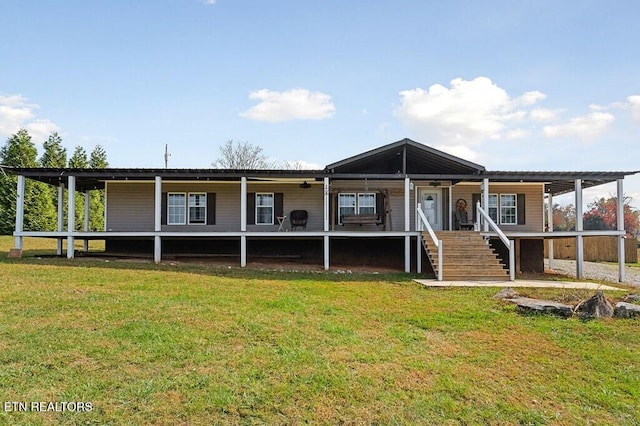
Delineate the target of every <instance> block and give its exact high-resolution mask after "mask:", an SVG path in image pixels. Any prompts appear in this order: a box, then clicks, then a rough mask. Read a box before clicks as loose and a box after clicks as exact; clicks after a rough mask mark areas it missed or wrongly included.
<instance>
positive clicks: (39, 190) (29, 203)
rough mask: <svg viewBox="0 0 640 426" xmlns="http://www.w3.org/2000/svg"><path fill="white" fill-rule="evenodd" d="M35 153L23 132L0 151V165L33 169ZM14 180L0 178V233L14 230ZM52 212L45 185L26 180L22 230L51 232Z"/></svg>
mask: <svg viewBox="0 0 640 426" xmlns="http://www.w3.org/2000/svg"><path fill="white" fill-rule="evenodd" d="M37 154H38V151H37V149H36V147H35V145H34V144H33V142H32V141H31V136H30V135H29V133H28V132H27V131H26V130H25V129H20V130H19V131H18V132H17V133H16V134H14V135H12V136H11V137H10V138H9V139H8V140H7V142H6V144H5V146H4V147H2V149H0V164H3V165H6V166H14V167H36V166H37V165H38V162H37V159H36V157H37ZM16 184H17V178H16V176H8V175H4V174H0V203H1V204H2V208H0V233H1V234H11V233H12V232H13V230H14V229H15V217H16V196H17V188H16ZM55 218H56V211H55V208H54V207H53V202H52V200H51V196H50V192H49V191H48V189H47V187H46V185H45V184H43V183H40V182H35V181H32V180H29V179H27V180H26V182H25V190H24V229H25V230H34V231H41V230H44V231H47V230H53V229H54V226H55Z"/></svg>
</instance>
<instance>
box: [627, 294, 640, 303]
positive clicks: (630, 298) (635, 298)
mask: <svg viewBox="0 0 640 426" xmlns="http://www.w3.org/2000/svg"><path fill="white" fill-rule="evenodd" d="M623 300H624V301H625V302H629V303H631V302H640V294H627V295H626V296H625V297H624V299H623Z"/></svg>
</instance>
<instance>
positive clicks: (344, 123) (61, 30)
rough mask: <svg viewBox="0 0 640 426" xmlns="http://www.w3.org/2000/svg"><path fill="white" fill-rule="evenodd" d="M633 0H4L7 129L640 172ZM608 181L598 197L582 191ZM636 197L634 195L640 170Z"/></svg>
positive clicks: (85, 139) (135, 152)
mask: <svg viewBox="0 0 640 426" xmlns="http://www.w3.org/2000/svg"><path fill="white" fill-rule="evenodd" d="M638 16H640V2H637V1H615V2H605V1H589V0H585V1H557V0H555V1H482V2H480V1H446V2H445V1H426V0H423V1H409V0H396V1H393V2H389V1H359V0H351V1H333V0H328V1H321V2H318V1H304V0H298V1H293V0H291V1H289V0H272V1H268V2H267V1H244V0H216V1H211V0H210V1H205V0H136V1H130V0H127V1H124V0H110V1H106V0H104V1H98V0H82V1H78V0H65V1H64V2H62V1H53V0H47V1H44V0H40V1H35V0H20V1H9V0H0V28H2V33H3V36H2V39H1V40H0V138H1V139H2V140H6V138H7V137H9V136H10V135H11V134H13V133H15V132H16V131H17V130H18V129H19V128H20V127H25V128H27V129H28V130H29V131H30V133H31V134H32V136H33V137H34V140H35V141H36V142H37V143H38V144H41V143H42V142H43V141H44V140H45V139H46V137H47V136H48V134H49V133H50V132H51V131H58V132H59V133H60V135H61V136H62V137H63V140H64V145H65V146H66V147H67V149H68V150H69V151H70V152H71V151H73V148H74V147H75V146H76V145H82V146H84V147H85V148H86V149H87V150H88V151H90V150H91V149H92V148H93V147H94V146H95V145H96V144H100V145H102V146H103V147H104V148H105V149H106V151H107V154H108V157H109V162H110V164H111V166H113V167H163V166H164V158H163V154H164V146H165V144H169V151H170V152H171V158H170V160H169V166H170V167H210V165H211V162H213V161H214V160H215V159H216V158H217V157H218V155H219V146H221V145H222V144H224V143H225V142H226V141H227V140H230V139H233V140H235V141H247V142H250V143H252V144H256V145H259V146H261V147H262V148H263V149H264V153H265V154H266V155H268V156H269V157H271V158H272V159H274V160H278V161H280V162H284V161H303V162H305V163H308V164H309V165H311V166H313V165H315V166H316V167H324V166H325V165H326V164H329V163H332V162H334V161H338V160H341V159H343V158H346V157H349V156H351V155H355V154H358V153H360V152H362V151H364V150H367V149H371V148H375V147H378V146H381V145H384V144H387V143H390V142H394V141H396V140H399V139H402V138H404V137H408V138H411V139H414V140H416V141H419V142H422V143H424V144H427V145H430V146H432V147H435V148H438V149H442V150H444V151H448V152H450V153H453V154H455V155H458V156H461V157H463V158H465V159H468V160H471V161H474V162H477V163H479V164H482V165H484V166H485V167H486V168H487V169H490V170H640V143H639V142H638V139H639V138H638V136H639V134H640V55H638V53H637V52H638V46H640V43H639V42H640V32H639V31H638V30H637V17H638ZM614 191H615V188H614V187H611V186H606V187H601V188H600V189H599V190H598V191H597V192H596V191H588V192H587V193H586V194H585V199H586V201H591V200H592V199H593V197H594V196H596V195H605V196H606V195H608V194H609V193H613V192H614ZM625 192H626V193H627V194H629V195H631V196H633V197H634V205H636V206H640V177H638V176H636V177H633V178H628V179H627V180H626V184H625Z"/></svg>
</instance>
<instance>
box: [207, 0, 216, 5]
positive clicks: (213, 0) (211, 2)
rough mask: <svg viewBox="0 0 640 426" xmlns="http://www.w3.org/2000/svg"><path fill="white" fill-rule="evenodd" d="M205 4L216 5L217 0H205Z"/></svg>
mask: <svg viewBox="0 0 640 426" xmlns="http://www.w3.org/2000/svg"><path fill="white" fill-rule="evenodd" d="M204 4H216V0H204Z"/></svg>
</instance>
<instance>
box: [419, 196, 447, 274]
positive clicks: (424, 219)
mask: <svg viewBox="0 0 640 426" xmlns="http://www.w3.org/2000/svg"><path fill="white" fill-rule="evenodd" d="M417 211H418V218H420V222H421V223H422V224H423V225H424V227H425V228H427V232H429V236H430V237H431V240H432V241H433V244H434V245H435V246H436V248H437V249H438V268H437V271H436V276H437V278H438V281H442V269H443V265H442V240H439V239H438V237H437V236H436V233H435V232H433V228H432V227H431V224H430V223H429V219H427V216H425V214H424V212H423V211H422V205H421V204H420V203H418V208H417Z"/></svg>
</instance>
